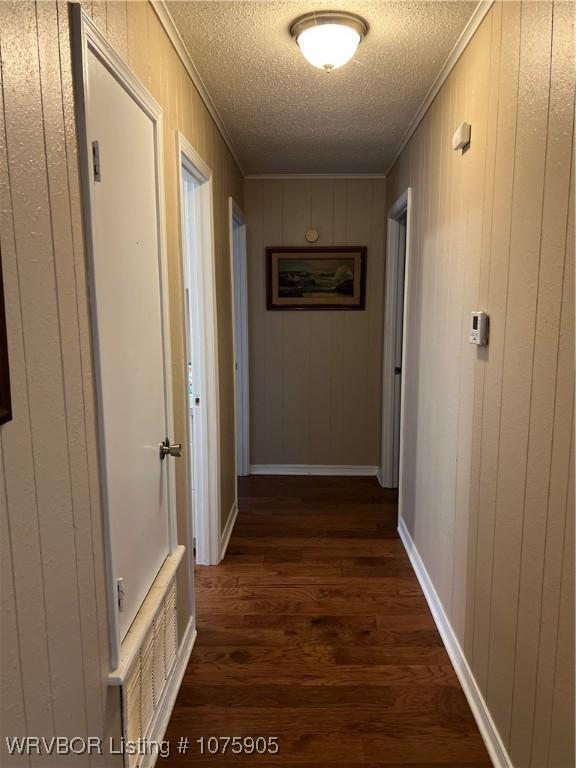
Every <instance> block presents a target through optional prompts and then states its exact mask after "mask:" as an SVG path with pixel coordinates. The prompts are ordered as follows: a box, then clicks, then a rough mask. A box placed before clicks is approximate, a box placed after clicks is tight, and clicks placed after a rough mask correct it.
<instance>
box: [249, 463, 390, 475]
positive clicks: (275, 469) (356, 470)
mask: <svg viewBox="0 0 576 768" xmlns="http://www.w3.org/2000/svg"><path fill="white" fill-rule="evenodd" d="M378 469H379V468H378V467H372V466H360V465H358V464H251V465H250V474H251V475H325V476H326V477H331V476H333V477H340V476H344V477H346V476H350V477H352V476H359V475H364V476H368V475H370V476H373V477H376V475H377V474H378Z"/></svg>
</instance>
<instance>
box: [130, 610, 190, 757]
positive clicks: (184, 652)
mask: <svg viewBox="0 0 576 768" xmlns="http://www.w3.org/2000/svg"><path fill="white" fill-rule="evenodd" d="M197 635H198V633H197V631H196V626H195V624H194V619H193V617H190V619H189V621H188V624H187V626H186V629H185V631H184V636H183V637H182V642H181V643H180V648H179V649H178V656H177V657H176V662H175V664H174V667H173V668H172V674H171V675H170V679H169V680H167V681H166V685H165V687H164V694H163V696H162V701H161V703H160V706H159V707H158V709H157V710H156V713H155V715H154V719H153V720H152V723H151V724H150V728H149V735H148V736H147V741H148V743H149V744H153V743H154V742H160V741H162V740H163V738H164V734H165V733H166V729H167V727H168V722H169V721H170V717H171V715H172V710H173V709H174V704H175V702H176V696H177V695H178V691H179V690H180V686H181V685H182V680H183V678H184V673H185V672H186V667H187V666H188V661H189V660H190V655H191V653H192V648H193V647H194V643H195V642H196V637H197ZM157 760H158V753H157V752H152V751H150V752H146V755H145V756H144V757H143V759H142V762H141V763H140V768H154V766H155V765H156V762H157Z"/></svg>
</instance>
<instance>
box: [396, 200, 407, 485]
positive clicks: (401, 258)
mask: <svg viewBox="0 0 576 768" xmlns="http://www.w3.org/2000/svg"><path fill="white" fill-rule="evenodd" d="M398 223H399V231H398V272H397V291H396V323H395V327H396V338H395V342H394V468H393V478H394V481H393V482H394V486H393V487H394V488H398V482H399V471H400V415H401V414H400V405H401V397H402V346H403V339H404V325H403V318H404V273H405V265H406V213H404V214H403V215H402V218H401V219H400V220H399V222H398Z"/></svg>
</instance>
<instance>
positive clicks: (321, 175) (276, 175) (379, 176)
mask: <svg viewBox="0 0 576 768" xmlns="http://www.w3.org/2000/svg"><path fill="white" fill-rule="evenodd" d="M244 178H245V179H251V180H253V179H260V180H266V179H268V180H272V181H273V180H277V179H287V180H293V179H367V180H368V179H385V178H386V174H385V173H249V174H247V175H246V176H244Z"/></svg>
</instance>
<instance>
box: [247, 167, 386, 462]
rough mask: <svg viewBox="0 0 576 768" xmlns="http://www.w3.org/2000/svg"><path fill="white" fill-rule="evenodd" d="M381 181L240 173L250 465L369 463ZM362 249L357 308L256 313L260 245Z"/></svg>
mask: <svg viewBox="0 0 576 768" xmlns="http://www.w3.org/2000/svg"><path fill="white" fill-rule="evenodd" d="M385 189H386V187H385V181H384V180H383V179H373V180H370V179H368V180H360V179H325V180H321V179H317V180H316V179H315V180H308V179H296V180H292V179H290V180H280V179H278V180H267V179H252V180H251V179H248V180H247V181H246V185H245V199H246V216H247V222H248V289H249V309H250V389H251V392H250V409H251V413H250V416H251V418H250V429H251V451H250V461H251V463H252V464H341V465H342V464H345V465H364V466H370V465H372V466H375V465H377V464H378V463H379V456H380V397H381V395H380V382H381V366H382V299H383V291H384V226H385V208H386V205H385ZM310 227H314V228H315V229H317V230H318V232H319V234H320V239H319V240H318V243H317V245H319V246H325V245H366V246H368V261H367V284H366V310H365V311H363V312H361V311H359V312H343V311H340V312H339V311H322V312H309V311H306V312H295V311H294V312H291V311H284V312H278V311H274V312H268V311H266V285H265V259H264V249H265V247H266V246H271V245H307V243H306V240H305V233H306V230H307V229H309V228H310Z"/></svg>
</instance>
